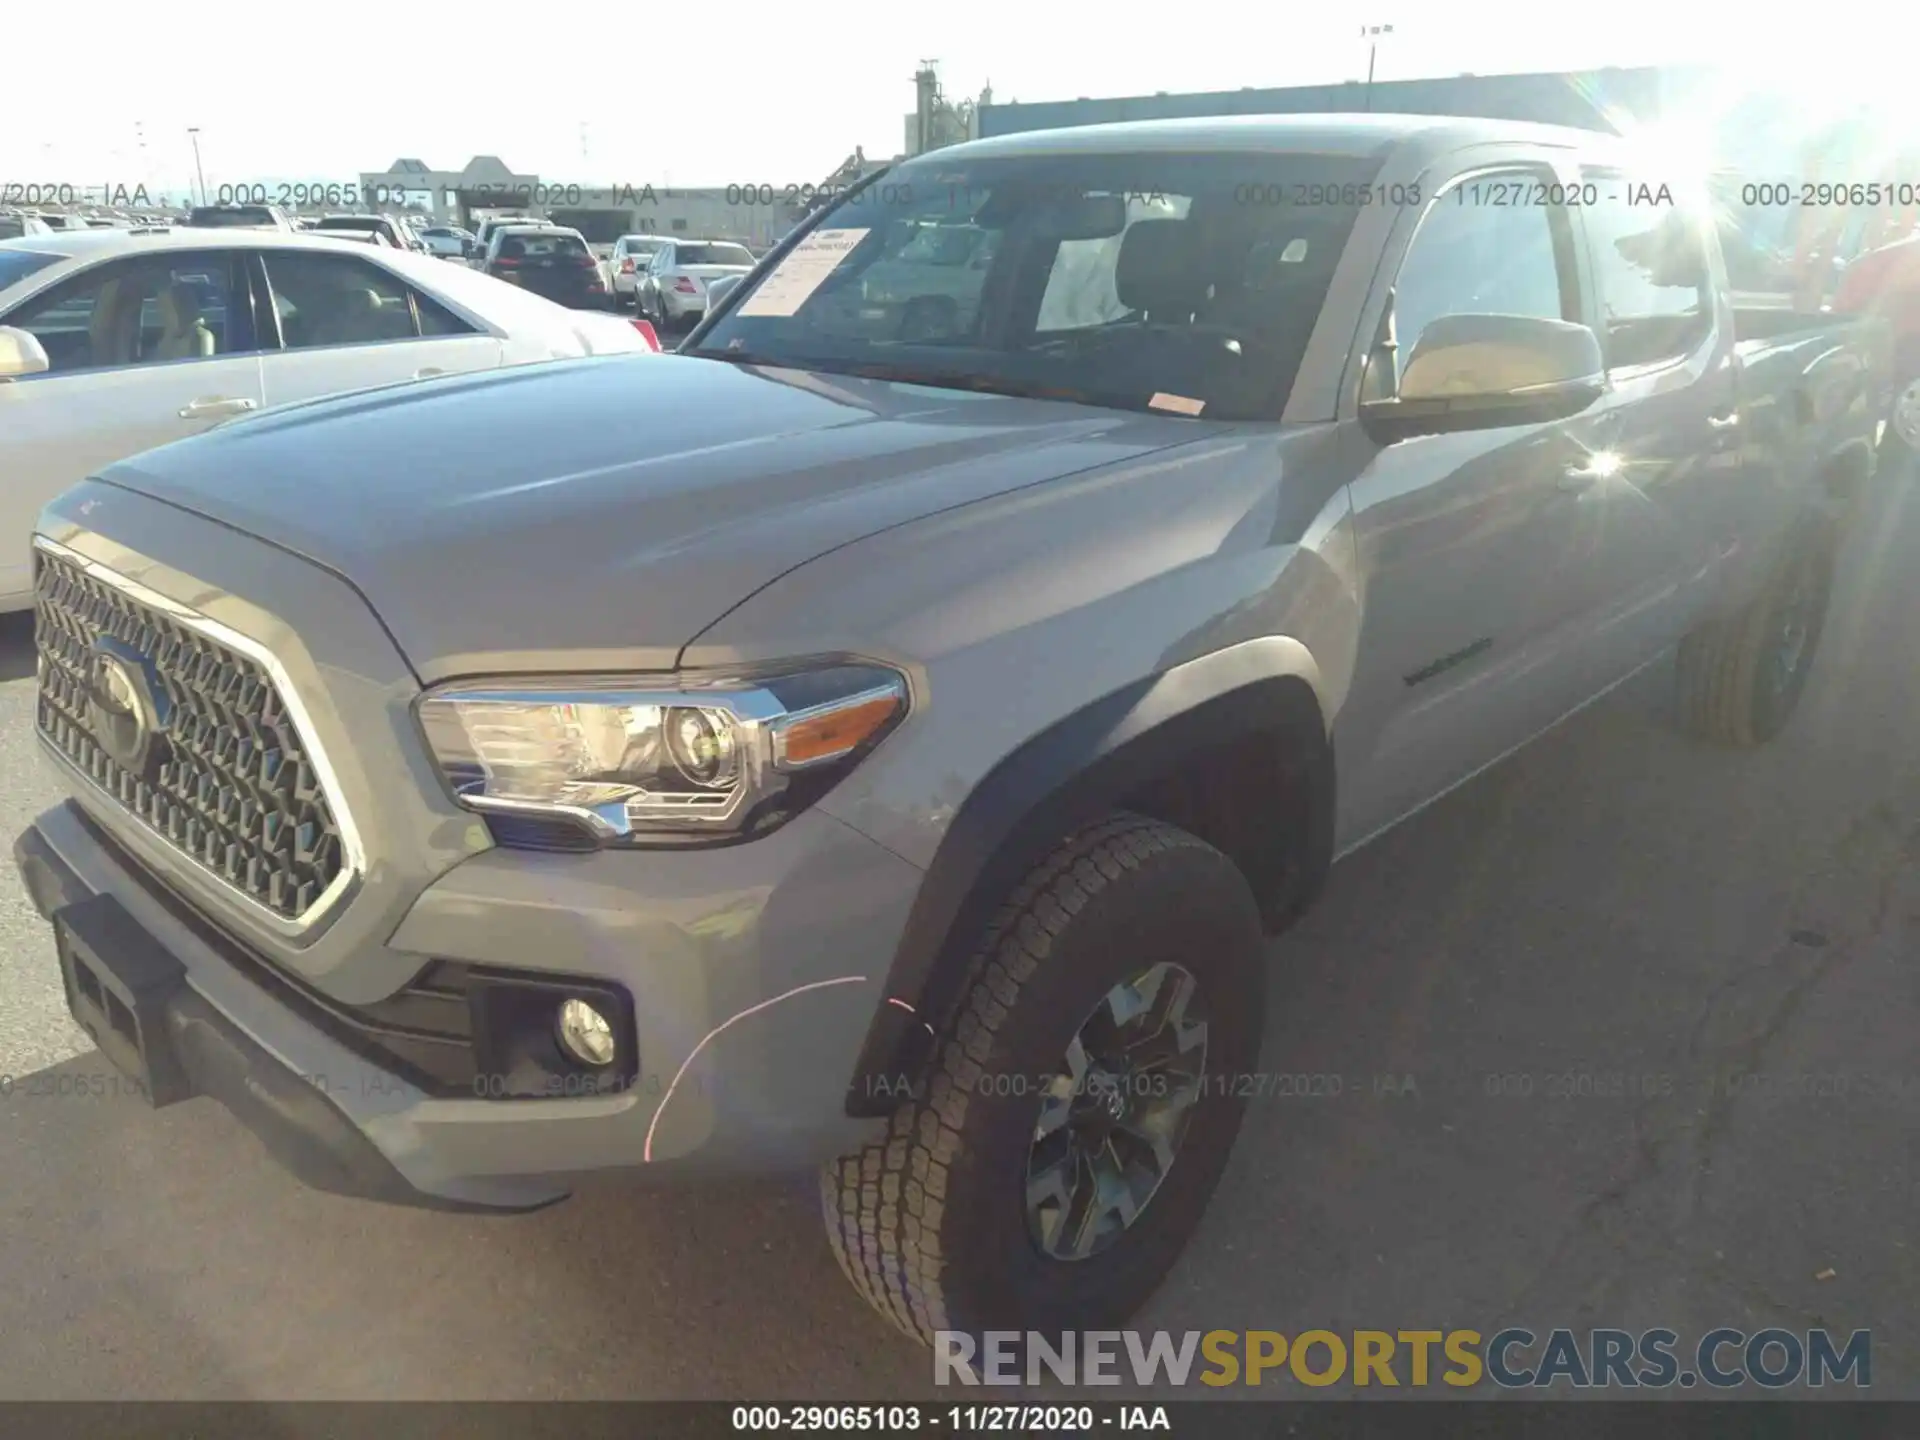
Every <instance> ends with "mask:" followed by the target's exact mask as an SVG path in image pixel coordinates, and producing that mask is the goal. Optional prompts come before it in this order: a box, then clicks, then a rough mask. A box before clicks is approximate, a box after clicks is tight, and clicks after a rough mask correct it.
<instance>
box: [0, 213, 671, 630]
mask: <svg viewBox="0 0 1920 1440" xmlns="http://www.w3.org/2000/svg"><path fill="white" fill-rule="evenodd" d="M363 233H365V234H367V235H368V236H369V238H370V239H371V237H372V233H373V232H363ZM656 349H658V343H657V341H654V340H651V339H650V337H648V336H647V335H646V334H643V333H642V332H641V331H640V330H639V329H637V328H636V327H635V325H634V324H633V323H632V322H631V321H628V320H623V319H620V318H618V317H615V316H611V315H587V314H578V313H575V312H572V311H568V310H564V309H562V308H561V307H560V306H558V305H555V304H552V303H550V302H549V301H546V300H543V299H540V298H539V297H538V296H537V295H534V294H529V293H526V292H525V291H524V290H523V289H522V288H521V287H516V286H509V285H500V284H496V283H495V282H494V281H492V280H488V279H486V278H485V277H483V276H480V275H476V274H475V273H474V272H473V271H471V270H468V269H467V268H466V267H464V266H454V265H445V264H442V263H440V262H439V261H437V260H433V259H431V258H429V257H426V256H414V255H409V254H407V253H406V252H405V251H401V250H396V249H393V248H392V247H391V245H390V244H389V243H388V242H386V241H385V240H384V239H382V240H380V241H379V242H378V244H377V246H376V245H374V244H367V245H355V244H349V243H344V242H342V241H340V240H336V239H329V238H320V237H311V238H310V237H306V236H299V235H276V234H273V233H271V232H268V231H264V230H263V231H243V230H237V229H220V230H196V229H192V228H182V229H178V230H168V231H148V232H145V233H138V232H132V231H114V230H88V231H81V232H78V233H75V234H72V235H44V236H34V237H31V238H29V239H24V240H14V241H6V242H0V611H6V610H15V609H19V608H22V607H23V606H25V605H27V604H29V603H30V602H31V596H30V594H29V589H30V583H31V582H30V576H29V574H28V569H27V550H26V543H27V542H26V536H27V532H28V530H29V529H31V528H32V523H33V517H34V515H35V514H36V513H37V512H38V511H39V509H40V507H41V506H42V505H44V504H45V503H46V502H47V501H48V500H49V499H50V498H52V496H54V495H55V494H57V493H58V492H59V491H61V490H63V489H65V488H66V487H67V486H69V485H72V484H74V483H75V482H76V481H78V480H80V479H82V478H84V477H85V476H87V475H89V474H92V473H93V472H94V471H95V470H97V469H98V468H99V467H100V466H102V465H105V464H107V463H109V462H110V461H114V460H118V459H121V458H123V457H125V456H128V455H132V454H134V453H136V452H137V451H141V450H145V449H147V448H148V447H150V446H153V445H160V444H164V443H166V442H167V441H169V440H175V439H179V438H180V437H182V436H186V435H192V434H196V433H198V432H200V431H202V430H206V429H208V428H210V427H211V426H213V425H215V424H218V423H219V422H220V421H222V420H225V419H227V418H230V417H232V416H236V415H244V414H248V413H251V412H253V411H256V410H262V409H266V408H268V407H271V406H276V405H286V404H290V403H292V402H294V401H299V400H311V399H314V398H316V397H319V396H322V395H337V394H340V393H342V392H343V391H348V390H360V389H365V388H368V387H371V386H377V385H390V384H395V383H400V382H406V381H411V380H425V379H429V378H432V377H434V376H438V375H457V374H464V373H468V372H471V371H475V370H492V369H496V368H498V367H500V366H503V365H522V364H527V363H529V362H532V361H540V360H553V359H566V358H571V357H579V356H588V355H608V354H630V353H637V352H640V351H652V350H656Z"/></svg>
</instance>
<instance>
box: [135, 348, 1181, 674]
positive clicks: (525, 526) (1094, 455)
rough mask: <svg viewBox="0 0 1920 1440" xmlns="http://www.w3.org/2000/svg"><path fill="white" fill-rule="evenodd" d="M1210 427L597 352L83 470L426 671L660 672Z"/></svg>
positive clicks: (308, 410)
mask: <svg viewBox="0 0 1920 1440" xmlns="http://www.w3.org/2000/svg"><path fill="white" fill-rule="evenodd" d="M1212 428H1213V427H1204V428H1203V427H1200V426H1198V425H1196V424H1195V423H1194V422H1193V421H1190V420H1184V419H1179V418H1175V417H1167V416H1159V415H1145V414H1134V413H1131V412H1125V411H1113V410H1102V409H1094V408H1088V407H1082V406H1076V405H1068V404H1062V403H1060V402H1056V401H1047V400H1027V399H1019V398H1008V397H1003V396H990V395H980V394H975V393H971V392H962V391H950V390H940V389H933V388H929V387H925V386H910V385H899V384H893V383H890V382H882V381H872V380H863V379H854V378H848V377H843V376H834V375H825V374H819V373H815V372H808V371H799V370H774V369H749V368H746V367H742V366H737V365H734V364H731V363H727V362H722V361H717V360H702V359H694V358H692V357H687V356H674V355H663V356H652V355H648V356H633V357H624V356H613V357H604V358H596V359H588V360H574V361H555V362H548V363H542V364H539V365H527V366H518V367H513V368H510V369H507V370H502V371H495V372H491V373H489V374H486V375H483V376H479V377H460V378H454V379H447V380H435V381H427V382H423V383H419V384H410V385H399V386H392V387H388V388H385V389H381V390H373V391H365V392H362V393H360V394H357V395H351V396H345V397H340V398H336V399H331V400H322V401H317V402H314V403H310V404H303V405H296V406H290V407H287V408H285V409H280V410H273V411H269V412H267V413H265V414H262V415H259V416H254V417H251V418H248V419H244V420H240V421H237V422H234V423H231V424H228V425H225V426H222V427H220V428H219V429H217V430H214V431H211V432H209V433H207V434H205V435H202V436H198V437H196V438H194V439H190V440H184V441H180V442H177V443H175V444H172V445H167V446H163V447H162V448H160V449H158V450H151V451H148V452H146V453H145V454H143V455H139V456H136V457H134V458H133V459H132V460H129V461H125V462H122V463H120V464H117V465H114V466H112V467H110V468H109V469H107V470H105V471H104V472H102V474H101V476H100V478H101V479H103V480H105V481H107V482H109V483H111V484H114V485H118V486H121V487H123V488H126V489H130V490H135V491H139V492H141V493H143V494H146V495H150V496H152V497H154V498H155V499H158V500H163V501H166V502H168V503H170V504H172V505H175V506H178V507H181V508H183V509H186V510H190V511H193V512H196V513H198V514H200V515H203V516H206V517H207V518H209V519H211V520H215V521H218V522H219V523H221V524H223V525H227V526H231V527H233V528H236V529H239V530H242V531H245V532H247V533H249V534H251V535H255V536H257V537H259V538H261V539H263V540H266V541H268V542H269V543H271V544H273V545H275V546H277V547H279V548H281V549H283V550H286V551H289V552H292V553H293V554H296V555H300V556H303V557H305V558H306V559H307V560H310V561H312V562H313V563H314V564H317V565H320V566H323V567H325V568H326V569H328V570H330V571H332V572H334V573H336V574H338V575H339V576H341V577H342V578H343V579H345V580H346V581H348V582H349V583H350V584H352V585H353V586H354V587H355V588H357V589H358V590H359V591H360V593H361V594H362V595H364V596H365V597H366V599H367V601H368V602H369V603H370V604H371V605H372V607H373V609H374V611H375V612H376V613H377V614H378V615H379V617H380V619H381V620H382V622H383V623H384V624H385V625H386V626H387V628H388V630H389V632H390V633H391V634H392V635H393V637H394V639H395V641H396V642H397V643H398V644H399V646H400V648H401V649H402V651H403V652H404V653H405V654H406V656H407V658H408V659H409V661H410V662H411V663H412V665H413V666H414V668H415V670H416V671H417V672H418V673H419V675H420V677H421V678H422V680H424V681H432V680H435V679H443V678H447V677H450V676H454V675H480V674H487V673H512V672H514V671H517V670H522V669H535V670H557V669H563V668H588V669H599V668H612V669H618V668H623V667H633V666H641V667H646V668H655V667H661V666H671V665H672V664H673V663H674V662H675V661H676V660H677V658H678V655H679V653H680V651H681V650H682V649H683V648H684V647H685V645H686V644H687V643H688V642H690V641H691V640H693V639H694V637H695V636H697V635H698V634H699V633H700V632H701V631H702V630H704V629H706V628H707V627H708V626H710V625H711V624H712V623H713V622H714V621H715V620H717V619H719V618H720V617H721V616H722V615H723V614H725V613H726V612H727V611H729V610H730V609H732V608H733V607H734V606H736V605H738V604H739V603H740V602H741V601H743V600H745V599H746V598H747V597H748V596H750V595H751V594H753V593H754V592H755V591H756V590H758V589H760V588H761V587H762V586H765V585H767V584H769V583H770V582H772V581H773V580H775V579H777V578H778V577H779V576H781V575H783V574H785V573H786V572H787V571H789V570H792V569H793V568H794V567H796V566H798V565H802V564H804V563H806V562H807V561H808V560H810V559H813V558H814V557H815V556H818V555H821V554H823V553H825V552H826V551H828V550H832V549H836V548H838V547H840V546H843V545H847V544H849V543H851V542H853V541H855V540H858V539H860V538H861V537H863V536H866V535H870V534H874V533H877V532H879V531H881V530H886V529H889V528H891V527H894V526H897V525H901V524H905V523H907V522H909V521H912V520H915V519H918V518H920V517H922V516H925V515H929V514H933V513H935V512H937V511H940V510H945V509H950V508H952V507H954V506H958V505H965V504H968V503H970V502H973V501H977V500H981V499H985V498H987V497H990V496H993V495H996V494H1001V493H1005V492H1007V491H1010V490H1015V489H1018V488H1021V487H1023V486H1027V485H1033V484H1038V483H1041V482H1043V481H1046V480H1050V479H1054V478H1057V477H1060V476H1063V475H1068V474H1073V473H1076V472H1079V471H1083V470H1086V469H1089V468H1091V467H1094V466H1099V465H1105V464H1111V463H1114V462H1118V461H1124V460H1127V459H1131V458H1134V457H1137V456H1140V455H1143V454H1147V453H1150V452H1152V451H1156V450H1162V449H1166V448H1169V447H1172V446H1175V445H1179V444H1183V443H1186V442H1189V441H1193V440H1195V439H1198V438H1199V437H1200V436H1201V435H1202V434H1204V433H1207V432H1209V431H1211V430H1212ZM289 618H290V619H291V620H292V621H293V623H294V624H295V625H296V627H297V626H298V623H299V617H297V616H295V617H289Z"/></svg>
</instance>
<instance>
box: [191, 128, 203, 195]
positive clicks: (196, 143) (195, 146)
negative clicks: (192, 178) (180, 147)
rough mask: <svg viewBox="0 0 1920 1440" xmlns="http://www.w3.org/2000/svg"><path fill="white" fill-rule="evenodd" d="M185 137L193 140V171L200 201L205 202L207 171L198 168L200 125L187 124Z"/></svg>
mask: <svg viewBox="0 0 1920 1440" xmlns="http://www.w3.org/2000/svg"><path fill="white" fill-rule="evenodd" d="M187 138H188V139H189V140H191V141H193V173H194V174H195V175H197V176H198V177H199V179H200V203H201V204H202V205H204V204H206V203H207V172H206V171H205V170H203V169H201V168H200V127H199V126H198V125H189V126H188V127H187Z"/></svg>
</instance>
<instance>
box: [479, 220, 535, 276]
mask: <svg viewBox="0 0 1920 1440" xmlns="http://www.w3.org/2000/svg"><path fill="white" fill-rule="evenodd" d="M546 223H547V222H546V221H545V220H542V219H540V217H539V216H537V215H489V216H488V217H487V218H486V219H484V220H482V221H481V222H480V224H479V225H478V227H476V228H475V230H474V232H473V238H474V253H473V256H472V263H473V266H474V268H475V269H476V270H478V269H484V268H485V267H486V263H487V252H488V250H490V249H491V248H492V246H493V237H494V233H495V232H496V231H498V230H501V229H504V228H505V227H507V226H509V225H545V224H546Z"/></svg>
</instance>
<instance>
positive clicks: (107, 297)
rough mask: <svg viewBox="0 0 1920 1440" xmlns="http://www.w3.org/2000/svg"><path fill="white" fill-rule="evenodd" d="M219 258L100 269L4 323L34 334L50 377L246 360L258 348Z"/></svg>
mask: <svg viewBox="0 0 1920 1440" xmlns="http://www.w3.org/2000/svg"><path fill="white" fill-rule="evenodd" d="M232 273H233V268H232V264H231V258H230V256H229V255H228V254H226V253H223V252H210V253H199V252H181V253H177V254H169V255H150V256H145V255H143V256H140V257H137V258H135V259H129V260H118V261H115V262H113V263H112V264H108V265H101V266H97V267H95V268H94V269H92V270H88V271H86V272H85V273H84V274H81V275H76V276H74V277H73V278H72V279H71V280H69V281H67V282H66V283H65V284H64V285H60V286H58V287H56V288H55V289H54V290H52V291H50V292H49V293H48V294H46V295H43V296H41V297H40V298H39V299H38V300H35V301H32V302H30V303H29V304H27V305H26V306H24V307H22V308H21V309H20V310H19V311H17V312H15V313H14V314H12V315H10V316H8V317H7V323H8V324H9V325H13V326H16V327H18V328H20V329H22V330H28V331H31V332H32V333H33V335H34V337H35V338H36V339H38V340H39V341H40V344H41V345H42V347H44V348H45V350H46V352H47V360H48V362H49V370H50V372H51V373H55V374H58V373H61V372H64V371H74V370H102V369H113V368H119V367H123V366H128V365H154V364H160V363H163V362H166V361H173V360H204V359H209V358H211V357H213V356H216V355H238V354H244V353H246V352H248V351H250V350H252V349H254V348H255V346H254V343H253V336H252V327H251V326H250V324H249V323H248V316H247V313H246V307H245V305H243V304H235V303H232V301H233V293H232V290H233V287H232Z"/></svg>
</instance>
